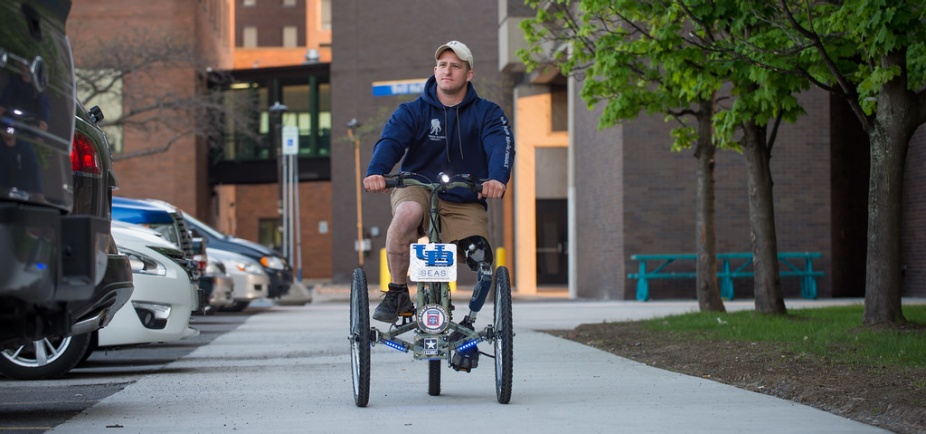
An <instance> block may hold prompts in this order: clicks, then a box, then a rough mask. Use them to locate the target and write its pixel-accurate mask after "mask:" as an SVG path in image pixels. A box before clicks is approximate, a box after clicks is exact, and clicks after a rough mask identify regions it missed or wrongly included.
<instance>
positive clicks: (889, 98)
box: [863, 54, 922, 325]
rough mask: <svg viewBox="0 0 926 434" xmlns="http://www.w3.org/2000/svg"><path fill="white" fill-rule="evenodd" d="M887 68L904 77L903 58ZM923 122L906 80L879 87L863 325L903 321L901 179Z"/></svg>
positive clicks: (888, 59)
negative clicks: (897, 67) (896, 67)
mask: <svg viewBox="0 0 926 434" xmlns="http://www.w3.org/2000/svg"><path fill="white" fill-rule="evenodd" d="M883 63H885V64H888V65H890V64H895V65H900V66H901V70H902V71H906V68H905V66H906V65H905V64H904V63H905V62H904V58H903V55H902V54H900V55H891V56H887V57H886V58H885V59H884V62H883ZM921 122H922V120H921V119H920V110H919V106H918V104H917V99H916V97H915V95H914V94H913V93H911V92H910V91H908V90H907V80H906V75H905V74H901V76H900V77H897V78H895V79H894V80H891V81H890V82H888V83H886V84H885V85H883V86H882V87H881V92H880V94H879V96H878V112H877V114H876V115H875V119H874V121H873V122H872V123H871V128H870V129H869V131H868V138H869V140H870V141H871V175H870V177H869V179H868V259H867V261H866V265H865V273H866V274H865V313H864V315H863V323H864V324H865V325H875V324H883V323H902V322H904V321H905V319H904V316H903V310H902V307H901V297H900V294H901V284H902V282H901V274H900V271H901V265H900V264H901V259H900V258H901V245H900V237H901V227H900V225H901V203H902V192H903V173H904V164H905V161H906V158H907V149H908V148H909V143H910V138H911V137H912V136H913V133H914V132H915V131H916V128H917V126H918V125H919V124H920V123H921Z"/></svg>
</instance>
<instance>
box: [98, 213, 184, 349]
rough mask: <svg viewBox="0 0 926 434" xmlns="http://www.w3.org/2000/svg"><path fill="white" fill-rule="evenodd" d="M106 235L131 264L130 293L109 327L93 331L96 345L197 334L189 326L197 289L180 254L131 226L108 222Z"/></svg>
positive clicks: (148, 341)
mask: <svg viewBox="0 0 926 434" xmlns="http://www.w3.org/2000/svg"><path fill="white" fill-rule="evenodd" d="M112 234H113V239H115V240H116V246H118V247H119V251H120V252H121V253H122V254H124V255H126V256H128V257H129V261H130V263H131V264H132V273H133V276H134V281H135V292H133V293H132V298H130V299H129V303H128V304H126V306H125V307H124V308H122V309H120V310H119V312H116V316H115V317H114V318H113V320H112V322H111V323H110V324H109V326H108V327H106V328H103V329H101V330H100V331H99V333H98V346H100V347H112V346H119V345H132V344H143V343H154V342H169V341H175V340H178V339H183V338H186V337H190V336H196V335H197V334H199V331H197V330H195V329H192V328H190V327H189V325H190V315H191V313H192V311H193V310H195V309H196V308H197V307H198V304H199V293H198V289H197V287H196V285H193V284H192V283H191V281H190V276H189V275H188V274H187V271H186V269H185V268H184V267H182V266H181V265H180V264H179V263H178V262H182V261H185V259H184V255H183V252H182V251H180V250H178V249H177V247H176V246H174V245H173V244H172V243H171V242H169V241H167V240H166V239H164V238H163V237H161V236H160V235H158V234H157V233H155V232H154V231H150V230H148V229H146V228H143V227H139V226H137V225H132V224H127V223H121V222H115V221H114V222H113V226H112Z"/></svg>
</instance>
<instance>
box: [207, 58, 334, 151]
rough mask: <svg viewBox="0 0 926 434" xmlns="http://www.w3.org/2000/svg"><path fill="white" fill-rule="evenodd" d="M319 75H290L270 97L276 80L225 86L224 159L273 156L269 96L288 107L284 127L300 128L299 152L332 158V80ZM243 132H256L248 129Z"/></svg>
mask: <svg viewBox="0 0 926 434" xmlns="http://www.w3.org/2000/svg"><path fill="white" fill-rule="evenodd" d="M319 78H320V77H314V76H313V77H309V79H308V80H305V79H304V78H298V79H287V80H283V81H284V83H280V84H281V86H280V91H279V95H278V96H271V94H270V88H272V87H274V85H273V84H272V81H268V82H237V83H232V84H230V85H229V87H228V88H226V89H224V90H223V91H222V92H223V95H224V97H223V98H224V104H225V106H226V112H228V113H238V115H237V116H229V115H226V117H225V119H224V121H223V134H222V138H221V141H222V142H221V143H222V144H221V150H220V154H218V155H219V156H218V158H219V159H221V160H226V161H253V160H267V159H273V158H276V157H275V152H274V151H273V147H272V146H271V140H272V137H273V135H272V134H271V129H272V128H273V125H272V122H271V119H270V113H269V112H268V108H269V107H270V105H271V104H272V102H271V101H280V102H281V103H283V104H285V105H286V106H287V111H286V112H285V113H284V114H283V118H282V123H283V126H294V127H297V128H299V157H300V158H328V157H329V156H330V154H331V152H330V151H331V85H330V84H329V83H327V81H326V80H325V79H319ZM243 131H253V132H254V133H255V134H246V133H244V132H243Z"/></svg>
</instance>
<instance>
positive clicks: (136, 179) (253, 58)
mask: <svg viewBox="0 0 926 434" xmlns="http://www.w3.org/2000/svg"><path fill="white" fill-rule="evenodd" d="M136 3H137V4H136ZM522 3H523V2H521V1H518V0H494V1H493V0H475V1H469V2H460V1H454V0H403V1H398V2H367V1H361V0H338V1H336V2H330V1H320V0H224V1H220V0H211V1H207V0H199V1H195V2H194V1H180V0H176V1H167V2H160V3H157V4H156V5H157V6H153V5H154V4H152V5H148V4H143V3H142V2H135V1H118V2H115V1H96V2H90V1H87V0H79V1H75V5H74V12H73V13H72V18H73V19H72V20H71V21H85V23H89V22H93V23H100V22H102V23H107V24H108V25H96V24H94V25H93V26H92V28H93V29H97V30H99V29H104V28H105V31H99V33H100V34H102V35H104V36H105V35H117V33H116V30H119V29H120V27H123V28H124V27H131V26H133V25H136V24H137V25H139V26H141V25H151V26H152V27H159V28H163V29H167V30H170V31H173V32H178V33H180V34H182V35H189V37H190V38H192V39H193V40H196V41H197V44H198V45H199V46H201V47H202V50H203V52H208V53H210V56H213V57H214V58H215V59H216V60H215V63H214V65H215V66H214V68H216V69H223V70H226V71H232V72H233V74H234V75H236V76H237V77H236V78H237V79H238V80H237V81H236V82H235V83H233V84H236V85H240V84H242V83H244V84H246V86H245V87H248V86H250V87H251V88H252V90H254V91H258V92H263V93H260V95H261V96H260V98H263V99H261V104H262V105H261V107H262V108H261V112H260V113H257V116H258V118H259V119H261V122H262V123H261V128H262V130H261V134H262V135H263V136H264V137H267V139H268V140H270V139H272V136H271V135H272V132H271V131H270V125H269V123H268V122H267V121H266V120H268V119H269V117H268V115H267V113H266V108H267V107H269V105H270V104H272V103H273V102H274V101H275V99H274V98H276V97H279V98H282V99H285V98H287V95H289V96H290V97H291V101H293V102H295V101H297V100H298V101H302V102H298V103H294V104H290V102H289V101H286V104H287V105H291V106H292V107H299V104H303V103H305V104H306V107H309V108H307V109H297V110H295V112H296V113H291V114H290V115H291V116H290V117H289V118H288V119H289V120H288V121H286V120H284V123H285V122H291V123H292V124H294V125H298V126H299V127H300V128H301V131H302V130H304V131H305V132H306V136H305V137H306V142H307V143H308V141H309V140H315V142H313V143H315V145H312V146H314V147H311V148H309V149H307V150H306V155H305V160H303V158H302V157H301V156H300V180H301V181H302V182H301V184H300V202H301V204H302V206H301V209H302V211H303V214H302V216H301V218H302V221H301V227H302V228H303V242H302V245H303V258H304V263H305V274H304V275H305V277H309V278H318V279H330V280H332V281H335V282H339V283H343V282H346V281H348V279H349V276H350V272H351V270H352V269H353V268H354V267H356V266H357V263H358V255H357V252H356V250H355V241H356V238H357V227H356V225H357V218H356V215H357V214H356V213H357V209H356V203H355V194H356V193H355V191H356V190H355V188H356V184H355V182H356V181H355V179H356V172H355V169H354V167H355V160H354V151H353V143H351V141H350V140H348V138H347V134H346V133H347V127H346V125H347V123H348V122H349V121H350V120H351V119H357V120H359V121H360V122H361V123H362V126H361V127H360V128H359V129H358V130H357V133H358V134H359V139H360V143H361V146H360V166H361V170H362V171H364V172H365V168H366V164H367V162H368V161H369V157H370V154H371V152H372V145H373V144H374V143H375V141H376V139H377V137H378V135H379V132H380V129H381V127H382V125H383V123H384V122H385V121H386V119H387V117H388V116H389V115H390V114H391V112H392V110H393V109H394V108H395V107H396V105H397V104H398V103H400V102H402V101H407V100H410V99H412V98H414V97H415V96H416V95H414V94H407V93H404V92H403V89H408V88H409V86H407V85H408V83H418V82H421V81H423V80H424V79H426V78H427V77H428V76H429V75H430V74H431V71H432V67H433V64H434V62H433V59H432V53H433V50H434V49H435V47H437V46H438V45H440V44H442V43H444V42H446V41H448V40H452V39H458V40H461V41H463V42H465V43H466V44H467V45H469V47H470V48H471V49H472V51H473V53H474V57H475V64H476V65H475V66H476V77H475V79H474V84H475V86H476V88H477V90H478V92H479V93H480V95H481V96H482V97H485V98H488V99H491V100H493V101H496V102H498V103H499V104H500V105H501V106H502V107H503V108H504V109H505V110H506V112H507V113H508V115H509V117H511V118H512V121H513V124H514V126H515V139H516V149H517V157H516V163H515V171H514V174H513V180H512V183H511V184H510V190H509V192H510V194H509V195H506V198H505V200H504V201H503V202H501V203H492V205H493V206H491V208H492V209H491V214H490V216H491V218H490V221H491V232H492V238H493V240H492V241H493V243H494V245H495V246H498V247H504V248H505V252H506V259H505V262H506V265H508V266H509V267H510V268H511V269H512V272H513V277H514V286H515V290H516V291H517V292H518V293H521V294H537V293H541V294H542V293H544V292H548V291H555V292H559V291H562V290H563V288H566V287H568V291H569V295H570V296H572V297H575V298H587V299H633V298H634V285H635V281H632V280H629V279H627V277H626V276H627V273H628V272H630V271H633V268H634V267H635V266H636V263H635V262H633V261H631V260H630V256H631V255H632V254H635V253H682V252H694V251H695V229H694V219H695V208H694V202H695V164H694V163H695V159H694V158H693V157H692V155H691V153H690V152H672V151H670V150H669V144H670V143H671V139H670V137H669V135H668V129H669V127H668V126H667V125H666V124H665V123H664V122H663V121H662V117H661V116H652V117H647V116H644V117H641V118H639V119H637V120H634V121H632V122H627V123H624V124H622V125H619V126H617V127H615V128H611V129H607V130H599V129H598V128H597V123H598V115H599V112H598V111H595V110H591V111H590V110H586V109H585V103H584V102H583V101H581V100H580V99H579V98H578V97H577V95H576V94H577V89H578V86H579V85H577V84H576V83H574V82H572V81H571V80H569V79H567V78H565V77H561V76H558V75H556V74H548V75H543V74H528V73H527V72H525V71H524V68H523V66H521V65H520V64H519V61H518V60H517V57H516V56H515V55H514V53H515V51H516V50H517V49H518V48H520V47H521V46H522V44H523V41H522V39H521V37H520V33H519V28H518V24H519V23H520V22H521V21H522V20H523V19H524V18H525V17H529V16H532V15H533V11H531V10H530V9H528V8H526V7H525V6H523V4H522ZM126 5H130V6H126ZM123 9H126V10H123ZM280 14H282V15H285V16H286V17H287V18H286V19H279V18H275V17H279V16H281V15H280ZM303 17H304V19H303ZM223 20H224V21H223ZM117 22H118V23H121V24H123V25H122V26H117V25H115V24H113V23H117ZM214 22H219V23H221V22H225V23H227V27H226V30H221V29H215V27H214V25H213V24H212V23H214ZM396 23H409V25H397V24H396ZM69 26H70V24H69ZM210 29H211V30H210ZM70 30H71V28H70V27H69V31H70ZM294 38H295V44H296V45H295V46H292V45H293V44H294V42H293V39H294ZM79 48H80V47H77V48H76V49H75V55H76V56H77V61H78V66H79V65H80V55H81V50H80V49H79ZM312 50H314V52H313V51H312ZM316 52H317V53H318V56H317V57H315V53H316ZM307 55H308V56H307ZM316 58H317V59H318V60H317V63H312V64H305V62H306V60H309V59H311V60H313V61H314V60H315V59H316ZM255 66H256V68H255ZM247 70H252V71H251V72H250V73H248V72H246V71H247ZM195 72H196V71H176V72H174V73H175V74H176V75H170V76H169V77H170V81H171V82H175V83H177V89H178V91H181V92H185V91H192V90H193V89H195V84H194V83H193V82H194V81H195V80H196V74H195ZM284 76H286V77H303V78H304V80H303V79H302V78H298V79H294V80H297V81H298V80H302V81H301V82H299V83H297V84H292V82H287V80H290V79H289V78H283V77H284ZM311 77H316V78H315V79H314V80H315V81H311V80H313V79H311ZM164 80H165V79H164V77H163V76H162V77H160V78H159V80H158V81H164ZM287 83H290V84H287ZM290 85H292V86H297V85H298V86H299V89H301V90H299V92H303V91H304V94H305V95H308V96H307V97H306V98H309V99H311V98H312V97H311V95H317V96H318V98H320V99H319V100H318V101H317V102H316V103H317V104H318V105H315V106H312V105H311V104H312V103H311V102H310V101H309V100H308V99H307V100H304V101H303V100H302V99H300V98H302V97H298V98H297V97H295V96H294V95H295V93H293V92H295V91H296V89H295V88H292V89H289V90H287V89H288V87H287V86H290ZM390 85H395V86H390ZM128 86H129V85H128V84H127V85H126V88H127V89H128ZM306 86H307V87H306ZM383 86H386V88H388V89H391V90H390V92H388V95H384V96H376V95H381V94H379V93H376V94H375V93H374V91H373V89H374V88H382V87H383ZM411 88H414V86H411ZM297 93H298V92H297ZM292 98H295V99H292ZM801 102H802V103H803V104H804V105H805V107H806V109H807V111H808V113H809V114H808V115H807V116H804V117H801V118H800V120H799V121H798V122H797V123H796V124H793V125H783V128H782V130H781V132H780V134H779V138H778V142H777V143H776V145H775V149H774V152H773V156H772V160H771V161H772V162H771V166H772V176H773V180H774V182H775V186H774V200H775V213H776V214H775V221H776V227H777V236H778V247H779V250H780V251H818V252H821V253H822V254H823V257H822V259H821V260H819V261H817V262H816V263H815V267H816V268H817V269H819V270H822V271H824V273H825V276H824V277H823V278H822V279H821V280H820V281H819V282H818V286H819V293H820V296H821V297H830V296H834V297H841V296H853V297H857V296H861V295H863V291H864V275H865V270H864V267H865V237H866V225H867V210H866V206H867V202H866V201H867V197H866V196H867V193H866V192H867V185H868V163H867V161H868V151H867V143H866V141H865V138H864V134H862V133H861V130H860V127H859V126H858V125H857V123H856V121H855V118H854V116H852V114H851V113H850V112H849V111H848V109H847V108H846V107H845V104H844V103H842V102H841V101H838V100H833V99H832V98H830V97H829V96H828V95H826V94H824V93H822V92H819V91H811V92H808V93H806V94H805V95H802V96H801ZM104 110H105V107H104ZM300 113H301V114H300ZM309 113H312V114H309ZM312 116H317V118H315V117H312ZM303 127H305V128H303ZM131 134H132V133H131V132H126V140H125V143H126V149H127V150H128V149H130V148H129V147H130V146H135V145H134V144H133V143H134V142H136V141H137V142H144V141H145V140H148V141H149V142H150V141H156V137H153V136H150V135H149V136H146V137H140V135H137V134H136V135H135V136H132V135H131ZM300 134H302V133H300ZM924 142H926V133H923V132H922V129H921V131H920V132H918V133H917V134H916V135H915V137H914V142H913V144H912V146H911V148H910V153H909V155H908V159H907V172H906V179H905V188H904V219H903V230H904V242H903V255H904V258H905V259H904V261H905V262H904V264H903V266H904V288H903V293H904V295H916V296H924V295H926V292H924V291H926V290H924V289H923V288H924V287H926V285H924V283H926V269H924V267H923V266H922V265H921V264H920V261H919V260H918V258H920V257H922V256H923V254H924V253H926V252H923V250H926V247H922V246H923V245H924V242H926V240H924V239H923V238H924V237H926V235H923V233H924V231H923V230H922V228H923V227H924V226H926V217H924V216H926V212H924V209H923V208H924V207H926V168H922V167H921V166H922V164H920V162H922V161H924V159H926V155H924V153H926V150H924V149H923V143H924ZM302 143H303V142H302V141H301V139H300V145H301V144H302ZM320 143H324V144H322V145H319V144H320ZM319 146H321V147H319ZM206 148H207V147H206V145H205V144H202V143H196V141H190V142H188V143H187V142H178V143H176V144H175V145H174V147H173V148H172V149H171V150H170V151H169V152H167V153H165V154H164V155H163V156H160V157H158V158H154V159H151V158H149V159H144V160H142V159H139V160H138V161H135V162H132V161H131V160H129V161H126V162H120V163H117V167H116V169H117V173H118V175H119V177H120V184H121V185H122V190H121V191H120V193H121V194H125V195H128V196H148V197H157V198H160V199H164V200H167V201H170V202H173V203H177V204H180V205H181V206H182V207H184V208H189V209H196V214H197V216H198V217H201V218H203V219H204V220H206V221H210V222H212V223H213V224H214V225H215V226H217V227H219V228H221V229H222V230H224V231H226V232H230V233H235V234H237V235H238V236H241V237H244V238H248V239H252V240H255V241H260V242H265V243H267V242H270V241H272V239H273V230H272V227H273V225H274V224H275V223H274V221H275V220H274V219H277V218H278V217H279V214H278V212H277V209H276V208H277V203H276V200H277V197H278V195H277V190H276V188H277V187H276V185H277V184H276V178H275V176H276V173H275V170H276V169H275V161H274V155H273V154H272V151H271V150H269V148H268V149H263V148H253V149H252V150H253V151H255V152H256V154H255V155H258V154H259V155H260V158H254V159H251V160H249V161H248V162H244V161H238V160H242V159H238V160H236V158H231V159H228V158H225V157H223V158H222V159H220V160H222V161H223V162H220V163H216V162H215V161H216V159H215V158H214V157H215V155H210V154H209V153H208V152H207V151H206ZM223 149H224V151H225V152H230V151H231V148H227V147H226V148H223ZM322 149H324V153H322V152H321V151H320V150H322ZM234 151H235V152H238V151H240V150H239V149H237V148H236V149H234ZM262 153H263V154H262ZM236 155H239V154H236ZM241 155H243V154H241ZM226 157H227V154H226ZM236 161H237V162H236ZM303 161H304V162H305V165H304V166H303ZM303 171H304V173H303ZM744 172H745V169H744V162H743V157H742V156H741V155H739V154H737V153H735V152H732V151H721V152H719V153H718V154H717V163H716V169H715V178H716V181H717V192H716V195H717V199H716V226H717V237H718V239H717V241H718V251H721V252H748V251H750V250H751V243H750V230H749V223H748V221H749V220H748V205H747V192H746V181H745V173H744ZM151 173H164V174H168V176H165V177H163V180H162V177H158V182H156V183H155V182H151ZM361 196H362V210H363V213H362V219H363V228H362V229H363V234H362V236H364V237H365V238H367V239H369V242H370V245H371V247H372V248H371V250H370V251H369V253H367V254H366V256H364V268H365V269H366V270H367V273H368V276H370V277H369V281H370V282H371V283H372V284H375V283H377V282H378V276H379V273H380V261H379V257H378V251H379V249H381V248H382V246H383V243H384V238H385V237H384V233H385V229H386V227H387V226H388V223H389V220H390V217H389V206H388V200H387V198H386V197H385V196H384V195H372V194H363V195H361ZM268 228H271V229H268ZM460 274H461V276H463V282H462V283H467V280H466V279H469V278H470V276H469V274H470V273H468V272H462V273H460ZM782 284H783V289H784V293H785V295H786V296H788V297H795V296H797V294H798V291H799V288H798V286H799V285H798V281H796V280H794V279H783V281H782ZM751 286H752V285H751V282H750V281H749V280H748V279H740V280H737V281H736V295H737V297H749V296H750V295H751V291H752V289H751ZM465 287H466V286H461V288H465ZM651 295H652V296H653V297H654V298H694V291H693V285H692V284H691V283H690V281H689V282H686V281H660V282H655V283H653V284H652V285H651Z"/></svg>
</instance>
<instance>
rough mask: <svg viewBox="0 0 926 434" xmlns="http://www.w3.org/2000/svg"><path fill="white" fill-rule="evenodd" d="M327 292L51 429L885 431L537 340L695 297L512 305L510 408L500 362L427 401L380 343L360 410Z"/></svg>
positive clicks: (661, 311)
mask: <svg viewBox="0 0 926 434" xmlns="http://www.w3.org/2000/svg"><path fill="white" fill-rule="evenodd" d="M319 295H322V294H316V301H315V302H314V303H313V304H310V305H307V306H300V307H292V306H285V307H272V308H267V309H266V310H265V311H264V312H261V313H260V314H258V315H254V316H253V317H251V318H250V319H249V320H248V321H247V322H246V323H245V324H243V325H242V326H240V327H239V328H238V329H236V330H234V331H232V332H230V333H227V334H225V335H223V336H221V337H219V338H217V339H215V340H214V341H213V342H212V343H210V344H209V345H207V346H204V347H201V348H199V349H197V350H196V351H194V352H193V353H191V354H190V355H188V356H187V357H185V358H183V359H181V360H178V361H176V362H174V363H171V364H169V365H167V366H166V367H165V368H164V369H162V370H161V371H159V372H157V373H153V374H151V375H148V376H146V377H144V378H142V379H140V380H139V381H137V382H135V383H133V384H130V385H128V386H127V387H126V388H125V389H124V390H122V391H121V392H119V393H116V394H114V395H112V396H110V397H109V398H106V399H104V400H103V401H101V402H100V403H98V404H97V405H95V406H93V407H91V408H89V409H87V410H86V411H85V412H83V413H82V414H80V415H78V416H77V417H75V418H73V419H72V420H70V421H68V422H67V423H64V424H62V425H59V426H58V427H56V428H55V429H54V430H53V431H54V432H61V433H98V432H101V431H108V432H114V430H112V429H109V430H107V428H113V427H116V428H120V429H118V431H119V432H132V433H136V432H137V433H196V432H200V433H217V432H233V431H234V432H236V433H237V432H246V433H251V432H253V433H267V432H273V433H289V432H293V433H296V432H299V433H304V432H325V433H328V432H330V433H343V432H369V433H377V434H385V433H410V432H423V431H430V432H433V431H438V430H439V431H442V432H461V433H463V432H465V433H472V432H490V433H507V432H511V433H515V432H516V433H524V432H538V433H547V432H559V431H562V430H564V429H568V430H581V431H582V432H583V433H614V432H625V433H672V432H678V433H682V432H684V433H711V434H715V433H741V432H748V433H770V434H771V433H776V434H777V433H783V432H786V433H840V434H844V433H884V432H887V431H884V430H881V429H878V428H875V427H872V426H868V425H865V424H861V423H858V422H853V421H851V420H848V419H844V418H842V417H838V416H834V415H832V414H829V413H826V412H823V411H820V410H816V409H813V408H811V407H807V406H803V405H799V404H796V403H794V402H790V401H785V400H781V399H778V398H773V397H769V396H766V395H762V394H758V393H754V392H749V391H744V390H740V389H737V388H734V387H731V386H726V385H723V384H720V383H716V382H713V381H709V380H705V379H702V378H696V377H690V376H685V375H681V374H676V373H672V372H668V371H664V370H660V369H656V368H652V367H649V366H646V365H643V364H639V363H636V362H633V361H629V360H627V359H623V358H620V357H617V356H614V355H611V354H609V353H606V352H603V351H599V350H596V349H593V348H590V347H587V346H583V345H580V344H577V343H574V342H571V341H567V340H563V339H558V338H555V337H552V336H550V335H547V334H544V333H540V332H537V331H536V330H540V329H560V328H571V327H574V326H575V325H578V324H580V323H593V322H601V321H605V320H608V321H612V320H623V319H640V318H649V317H655V316H662V315H666V314H670V313H679V312H685V311H691V310H695V309H697V304H696V303H695V302H694V301H677V302H649V303H639V302H574V301H538V302H526V301H516V302H515V304H514V318H515V328H516V333H517V335H516V337H515V346H514V352H515V366H514V379H515V381H514V387H513V391H512V399H511V403H510V404H508V405H502V404H498V403H497V402H496V400H495V392H494V378H495V377H494V368H493V364H492V363H491V359H488V358H483V360H482V363H481V365H480V367H479V368H477V369H476V370H474V371H473V372H472V373H470V374H464V373H457V372H454V371H452V370H451V369H449V368H446V369H445V370H443V371H442V374H443V375H442V377H443V378H442V395H441V396H436V397H434V396H429V395H428V394H427V387H428V385H427V382H428V379H427V364H425V363H423V362H420V361H414V360H412V358H411V355H410V354H404V353H399V352H397V351H394V350H391V349H389V348H385V347H384V346H376V347H374V348H373V366H372V372H371V377H372V380H371V395H370V404H369V406H368V407H366V408H357V407H356V406H354V404H353V399H352V394H351V387H352V386H351V376H350V357H349V355H348V343H347V339H346V337H347V330H348V305H347V303H345V302H342V301H336V300H335V299H336V298H335V297H332V298H330V299H329V300H328V301H325V300H324V299H325V297H319ZM374 302H375V299H374ZM849 302H852V301H849ZM855 302H858V301H857V300H856V301H855ZM832 303H836V302H830V301H826V302H820V301H791V300H789V301H788V307H789V308H796V307H800V306H802V305H823V304H832ZM846 303H847V302H846V301H842V302H839V304H846ZM727 308H728V310H737V309H750V308H752V306H751V301H741V302H727ZM491 311H492V310H491V305H487V306H486V308H485V310H484V312H485V313H483V317H480V321H478V322H477V326H478V325H479V324H480V323H481V324H484V323H485V322H486V321H488V320H489V319H488V318H490V317H491ZM374 326H376V327H381V326H382V324H380V323H377V322H374ZM483 345H485V344H483ZM488 350H489V348H488V347H486V348H483V351H488Z"/></svg>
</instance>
